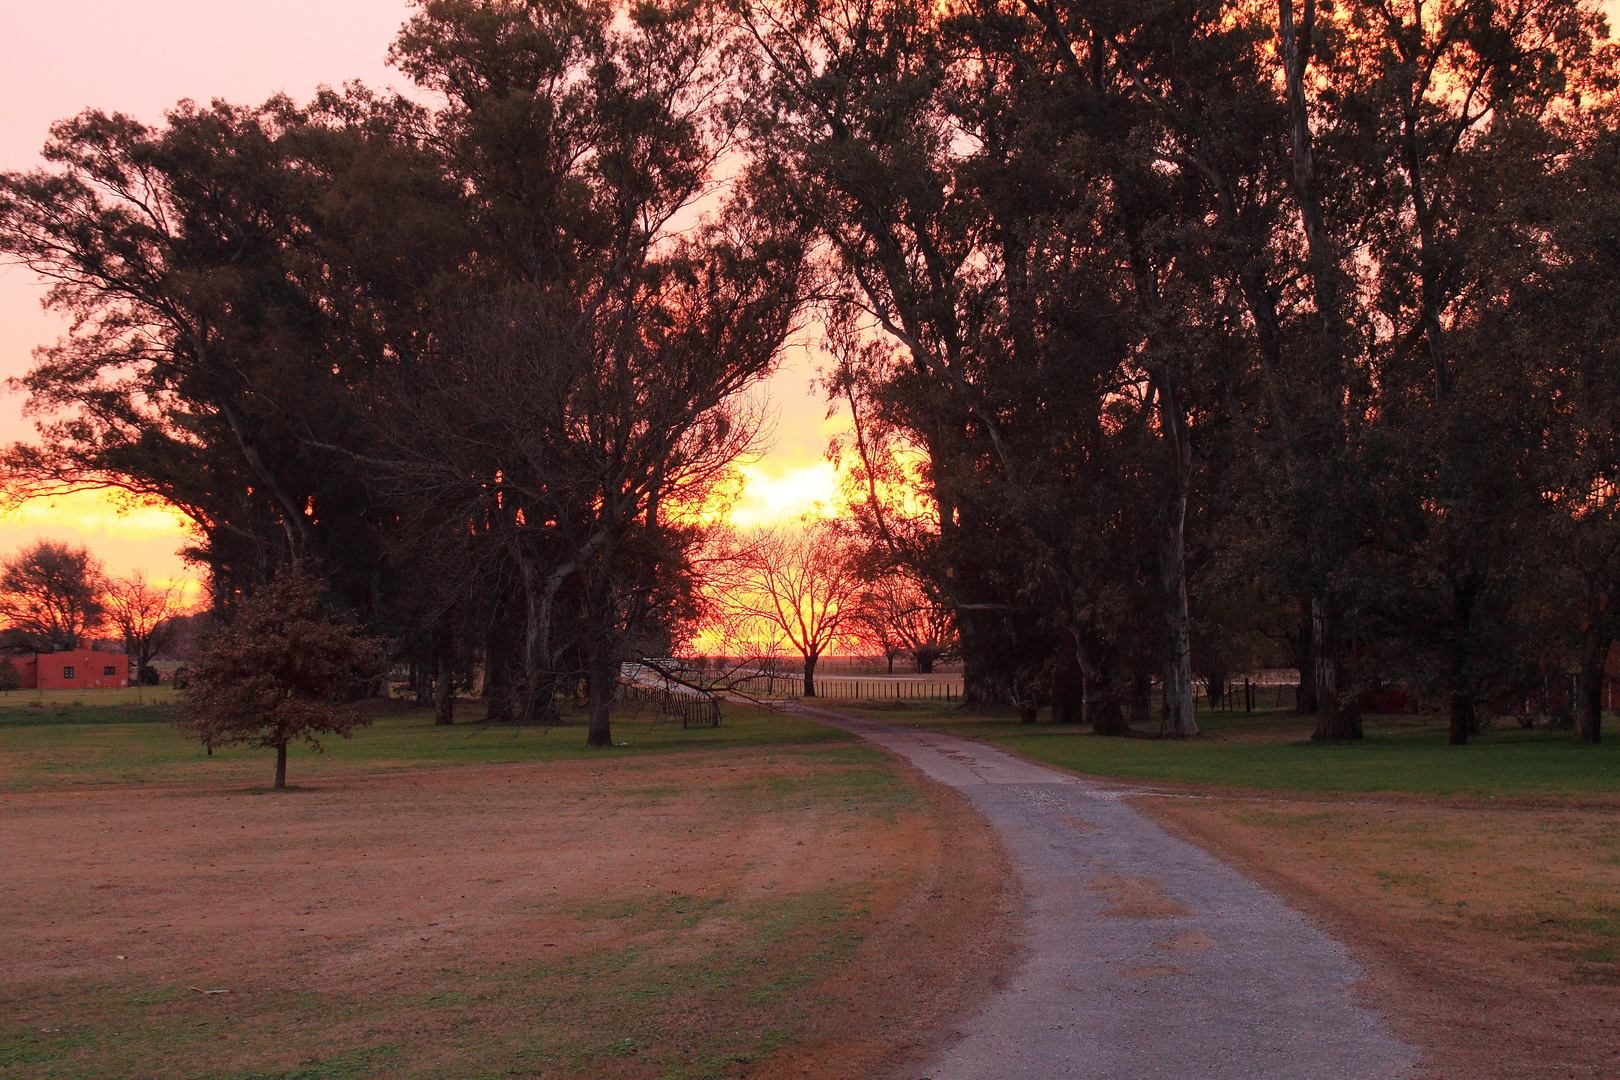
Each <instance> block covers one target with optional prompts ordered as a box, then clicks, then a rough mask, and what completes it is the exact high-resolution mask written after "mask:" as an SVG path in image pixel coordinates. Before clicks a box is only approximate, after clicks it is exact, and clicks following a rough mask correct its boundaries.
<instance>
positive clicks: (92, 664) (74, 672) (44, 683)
mask: <svg viewBox="0 0 1620 1080" xmlns="http://www.w3.org/2000/svg"><path fill="white" fill-rule="evenodd" d="M11 662H12V664H14V665H15V666H16V668H17V670H18V671H19V672H21V673H22V684H23V688H24V689H27V690H35V689H38V690H113V689H116V688H118V687H120V686H128V685H130V683H131V681H132V679H133V677H134V673H133V671H132V667H133V665H132V664H131V663H130V659H129V657H127V656H125V655H124V654H123V653H106V652H92V651H91V650H89V649H74V650H72V651H71V652H54V653H35V654H34V655H33V656H18V657H14V658H13V659H12V661H11Z"/></svg>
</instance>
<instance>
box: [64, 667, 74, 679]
mask: <svg viewBox="0 0 1620 1080" xmlns="http://www.w3.org/2000/svg"><path fill="white" fill-rule="evenodd" d="M62 678H64V679H71V678H73V669H72V668H70V667H65V668H63V669H62Z"/></svg>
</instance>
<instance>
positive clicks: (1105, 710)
mask: <svg viewBox="0 0 1620 1080" xmlns="http://www.w3.org/2000/svg"><path fill="white" fill-rule="evenodd" d="M1086 712H1087V713H1088V714H1090V715H1088V716H1087V717H1086V719H1087V720H1089V721H1091V730H1092V732H1093V733H1095V734H1097V735H1108V736H1113V737H1116V738H1117V737H1119V736H1122V735H1126V734H1128V733H1129V732H1130V730H1131V728H1130V725H1129V724H1127V723H1126V722H1125V713H1124V712H1123V711H1122V710H1121V709H1120V707H1119V699H1118V698H1117V697H1115V696H1114V695H1113V694H1109V693H1103V694H1099V695H1098V696H1097V697H1096V698H1093V697H1092V695H1091V694H1089V693H1088V694H1087V695H1086Z"/></svg>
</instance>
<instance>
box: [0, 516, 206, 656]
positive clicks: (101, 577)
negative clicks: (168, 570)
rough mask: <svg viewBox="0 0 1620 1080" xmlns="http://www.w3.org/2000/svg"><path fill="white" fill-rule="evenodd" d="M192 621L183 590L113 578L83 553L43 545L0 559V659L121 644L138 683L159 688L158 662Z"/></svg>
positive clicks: (136, 575) (134, 576)
mask: <svg viewBox="0 0 1620 1080" xmlns="http://www.w3.org/2000/svg"><path fill="white" fill-rule="evenodd" d="M192 621H194V620H193V617H192V616H191V615H190V614H188V613H187V611H186V605H185V596H184V592H183V589H182V588H181V585H180V584H179V583H176V582H171V583H170V584H168V585H164V586H160V585H158V584H156V583H155V582H152V581H150V580H148V578H147V576H146V574H145V572H144V571H141V570H134V571H132V572H131V573H130V574H129V575H128V576H127V577H118V576H116V575H110V574H107V573H106V572H104V571H103V569H102V566H101V562H100V560H98V559H97V558H96V557H95V556H94V555H92V554H90V551H89V549H88V548H85V547H83V546H75V545H73V544H66V543H62V542H60V541H56V540H36V541H34V542H33V543H32V544H27V545H25V546H24V547H22V548H21V549H20V550H18V551H16V552H14V553H13V554H12V555H10V556H9V557H7V558H4V559H0V655H18V654H22V653H40V652H47V653H48V652H58V651H62V650H73V649H89V648H94V647H95V646H96V645H97V644H98V643H100V642H104V641H108V640H113V641H121V642H122V644H123V647H124V652H125V653H126V654H128V656H129V658H130V660H132V661H133V662H134V664H135V678H136V679H137V680H139V681H140V682H142V683H156V682H157V672H156V671H155V670H154V669H153V668H152V661H153V660H155V659H156V658H157V657H158V655H159V654H160V653H163V652H164V651H165V650H167V649H168V648H170V646H171V645H173V644H175V643H176V642H177V639H179V638H180V637H182V636H183V635H184V633H185V631H186V630H187V629H189V626H188V624H189V623H190V622H192ZM8 666H9V665H8ZM12 671H13V672H15V669H14V668H13V669H12Z"/></svg>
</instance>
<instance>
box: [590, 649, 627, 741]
mask: <svg viewBox="0 0 1620 1080" xmlns="http://www.w3.org/2000/svg"><path fill="white" fill-rule="evenodd" d="M588 681H589V682H590V726H589V727H588V728H586V731H585V745H586V746H612V745H613V730H612V728H611V727H610V726H609V719H610V717H611V716H612V713H613V693H614V691H615V690H617V689H618V686H619V662H618V656H617V655H616V654H615V653H614V651H613V649H612V647H611V646H609V645H606V644H599V645H597V646H596V647H595V648H593V649H592V650H591V659H590V673H589V677H588Z"/></svg>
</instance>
